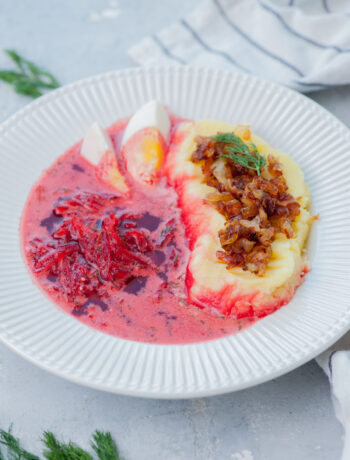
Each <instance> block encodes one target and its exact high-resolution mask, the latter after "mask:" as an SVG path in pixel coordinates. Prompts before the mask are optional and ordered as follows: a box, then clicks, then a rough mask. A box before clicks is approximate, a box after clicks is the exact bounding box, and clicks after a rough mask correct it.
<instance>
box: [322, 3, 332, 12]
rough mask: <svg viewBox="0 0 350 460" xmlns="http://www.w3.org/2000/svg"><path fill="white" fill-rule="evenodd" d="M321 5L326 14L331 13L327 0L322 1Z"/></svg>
mask: <svg viewBox="0 0 350 460" xmlns="http://www.w3.org/2000/svg"><path fill="white" fill-rule="evenodd" d="M322 5H323V8H324V10H325V11H326V12H327V13H330V12H331V10H330V9H329V6H328V2H327V0H322Z"/></svg>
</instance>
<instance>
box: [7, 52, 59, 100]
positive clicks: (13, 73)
mask: <svg viewBox="0 0 350 460" xmlns="http://www.w3.org/2000/svg"><path fill="white" fill-rule="evenodd" d="M5 53H6V54H7V55H8V56H9V57H10V58H11V59H12V61H13V62H14V63H15V64H16V66H17V68H18V70H1V71H0V80H2V81H3V82H5V83H8V84H10V85H12V86H13V88H14V90H15V91H16V93H18V94H24V95H25V96H31V97H34V98H35V97H39V96H42V94H43V90H49V89H55V88H58V87H59V86H60V85H59V83H58V81H57V80H56V78H55V77H54V76H53V75H52V74H51V73H50V72H48V71H47V70H45V69H43V68H41V67H39V66H37V65H36V64H34V62H31V61H29V60H28V59H25V58H23V57H22V56H20V55H19V54H18V53H17V52H16V51H14V50H5Z"/></svg>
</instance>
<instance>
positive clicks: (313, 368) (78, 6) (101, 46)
mask: <svg viewBox="0 0 350 460" xmlns="http://www.w3.org/2000/svg"><path fill="white" fill-rule="evenodd" d="M196 3H197V0H177V2H176V8H174V4H175V3H174V2H172V1H171V0H148V1H143V0H120V1H119V2H118V3H117V1H116V0H109V1H108V0H100V1H98V0H75V1H71V0H60V1H59V2H48V1H47V0H12V1H11V2H9V1H6V0H0V43H1V46H2V47H3V48H4V49H5V48H14V49H16V50H18V51H19V52H20V53H22V54H23V55H25V56H27V57H28V58H30V59H33V60H34V61H35V62H37V63H41V64H42V65H43V66H46V67H47V68H48V69H50V70H51V71H52V73H53V74H54V75H56V76H57V77H58V78H59V79H60V81H61V82H62V83H68V82H71V81H74V80H76V79H80V78H83V77H86V76H89V75H93V74H96V73H100V72H104V71H108V70H113V69H119V68H122V67H126V66H130V65H132V62H131V61H130V59H129V58H128V56H127V54H126V50H127V49H128V48H129V47H130V46H131V45H133V44H135V43H137V41H138V40H139V39H141V38H142V37H143V36H145V35H147V34H149V33H152V32H156V31H158V30H159V29H161V28H162V27H164V26H166V25H167V24H169V23H171V22H173V21H174V20H175V19H177V18H178V17H180V16H182V15H184V14H186V12H188V11H190V10H191V9H192V8H193V6H194V5H195V4H196ZM8 64H9V63H8V60H7V58H6V56H4V55H3V54H2V53H1V54H0V68H4V67H6V66H8ZM311 97H312V98H313V99H315V100H316V101H318V102H319V103H321V104H322V105H324V106H325V107H326V108H328V109H329V110H330V111H331V112H333V113H334V114H335V115H336V116H338V117H339V118H340V119H341V120H342V121H343V122H344V123H345V124H347V125H348V126H350V88H349V87H348V88H337V89H332V90H328V91H325V92H319V93H313V94H312V96H311ZM28 102H29V100H28V98H26V97H22V96H18V95H16V94H14V93H13V92H12V90H11V89H10V88H8V87H7V86H6V85H0V120H4V119H5V118H7V117H8V116H9V115H11V114H12V113H13V112H15V111H16V110H18V109H19V108H20V107H22V106H24V105H25V104H27V103H28ZM0 358H1V361H2V369H0V427H2V428H7V427H8V426H9V425H10V424H11V423H13V431H14V433H15V434H16V435H18V436H20V437H21V438H22V439H23V441H24V444H25V446H26V447H27V448H28V449H33V451H36V452H40V449H41V444H40V438H41V434H42V432H43V430H46V429H49V430H52V431H53V432H55V433H56V434H57V435H58V436H59V437H61V438H62V439H64V440H69V439H70V438H73V439H74V440H75V441H76V442H78V443H81V445H82V446H85V447H88V443H89V438H90V435H91V433H92V432H93V431H94V430H95V429H102V430H110V431H111V432H112V434H113V436H114V438H115V439H116V440H117V443H118V445H119V447H120V450H121V453H122V455H123V458H125V460H144V459H145V458H160V459H161V460H163V459H164V460H175V459H176V460H196V459H200V460H225V459H231V460H232V459H233V460H253V459H254V460H281V459H282V458H283V460H296V459H308V460H309V459H317V460H336V459H338V458H340V454H341V446H342V435H343V432H342V428H341V425H340V424H339V422H338V421H337V420H336V418H335V416H334V412H333V407H332V402H331V398H330V391H329V385H328V381H327V378H326V377H325V375H324V374H323V372H322V371H321V369H320V368H319V367H318V366H317V364H316V363H315V361H312V362H310V363H308V364H306V365H304V366H302V367H301V368H299V369H297V370H295V371H293V372H291V373H289V374H287V375H285V376H283V377H280V378H278V379H276V380H272V381H270V382H268V383H265V384H263V385H260V386H258V387H255V388H250V389H248V390H244V391H240V392H237V393H231V394H227V395H223V396H217V397H211V398H206V399H191V400H177V401H163V400H147V399H138V398H131V397H125V396H116V395H112V394H107V393H102V392H99V391H96V390H90V389H87V388H84V387H80V386H78V385H75V384H73V383H70V382H66V381H64V380H62V379H60V378H58V377H55V376H53V375H50V374H48V373H46V372H44V371H43V370H41V369H39V368H37V367H35V366H34V365H32V364H30V363H29V362H26V361H25V360H24V359H22V358H21V357H19V356H17V355H16V354H14V353H13V352H12V351H10V350H8V349H7V348H6V347H5V346H4V345H2V344H0Z"/></svg>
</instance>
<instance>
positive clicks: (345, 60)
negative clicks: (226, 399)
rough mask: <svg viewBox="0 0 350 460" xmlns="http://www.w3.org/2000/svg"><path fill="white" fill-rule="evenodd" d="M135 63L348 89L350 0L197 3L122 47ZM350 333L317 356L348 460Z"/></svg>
mask: <svg viewBox="0 0 350 460" xmlns="http://www.w3.org/2000/svg"><path fill="white" fill-rule="evenodd" d="M129 55H130V57H131V58H132V59H133V60H134V61H135V62H136V63H138V64H141V65H152V64H162V63H166V64H169V63H173V64H191V65H198V66H212V67H213V66H214V67H222V68H236V69H239V70H243V71H245V72H248V73H251V74H254V75H259V76H262V77H265V78H267V79H270V80H275V81H277V82H279V83H282V84H285V85H288V86H290V87H292V88H295V89H297V90H299V91H303V92H307V91H313V90H317V89H323V88H328V87H333V86H338V85H345V84H350V0H279V1H278V0H275V1H271V0H270V1H269V0H205V1H203V2H200V3H199V5H198V7H197V8H196V9H195V10H194V11H193V12H192V13H190V14H189V15H187V16H186V17H185V18H184V19H181V20H180V21H178V22H176V23H174V24H172V25H170V26H169V27H167V28H165V29H163V30H161V31H160V32H157V33H154V34H153V35H151V36H149V37H146V38H144V39H143V40H142V41H141V42H140V43H138V44H136V45H135V46H133V47H132V48H131V49H129ZM341 350H350V333H349V334H348V335H347V336H345V337H344V338H343V339H342V340H341V341H339V342H338V343H337V344H336V345H335V346H334V347H333V348H332V349H331V350H328V351H326V352H325V353H323V354H322V355H321V356H319V357H318V358H317V362H318V363H319V364H320V366H321V367H322V368H323V369H324V371H325V372H326V374H327V375H328V377H329V379H330V382H331V387H332V392H333V401H334V407H335V412H336V415H337V417H338V419H339V420H340V422H341V423H342V424H343V425H344V430H345V443H344V452H343V457H342V459H343V460H349V459H350V351H341Z"/></svg>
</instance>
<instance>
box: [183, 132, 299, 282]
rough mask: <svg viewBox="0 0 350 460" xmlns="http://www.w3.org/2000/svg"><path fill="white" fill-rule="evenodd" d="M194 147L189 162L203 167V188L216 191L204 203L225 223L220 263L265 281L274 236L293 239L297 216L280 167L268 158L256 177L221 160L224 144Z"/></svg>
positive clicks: (201, 141)
mask: <svg viewBox="0 0 350 460" xmlns="http://www.w3.org/2000/svg"><path fill="white" fill-rule="evenodd" d="M246 137H247V138H248V137H249V138H250V135H249V136H248V135H246ZM196 144H197V146H196V150H195V151H194V152H193V154H192V157H191V161H192V162H193V163H197V164H199V165H200V166H201V168H202V172H203V175H204V180H203V182H204V183H205V184H207V185H209V186H210V187H213V188H214V189H215V191H213V192H212V193H209V194H208V195H207V197H206V202H207V203H209V204H210V205H211V206H213V207H214V208H216V209H217V210H218V211H219V212H220V213H221V214H222V215H223V216H224V217H225V218H226V223H225V227H224V228H223V229H222V230H220V232H219V238H220V243H221V246H222V249H223V250H222V251H218V252H217V257H218V259H219V260H220V261H221V262H223V263H225V264H227V268H228V269H230V268H233V267H241V268H242V269H243V270H249V271H250V272H252V273H255V274H257V275H258V276H263V275H264V273H265V271H266V267H267V264H268V262H269V260H270V258H271V254H272V249H271V245H272V242H273V241H274V238H275V235H276V233H277V232H282V233H284V234H285V235H286V237H287V238H292V237H293V236H294V229H293V225H292V224H293V221H294V219H295V218H296V217H297V216H298V215H299V214H300V204H299V203H298V201H296V200H295V199H294V198H293V196H292V195H290V194H289V193H288V186H287V183H286V180H285V178H284V176H283V171H282V168H281V165H280V164H279V163H278V161H277V160H276V158H274V157H273V156H272V155H269V156H268V158H267V165H266V167H264V168H263V169H262V171H261V175H260V176H258V175H257V173H256V171H254V170H252V169H248V168H246V167H244V166H242V165H240V164H238V163H236V162H234V161H232V160H230V159H227V158H224V150H225V144H224V143H222V142H221V143H219V142H215V141H214V140H213V139H212V138H211V137H203V136H198V137H197V138H196Z"/></svg>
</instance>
